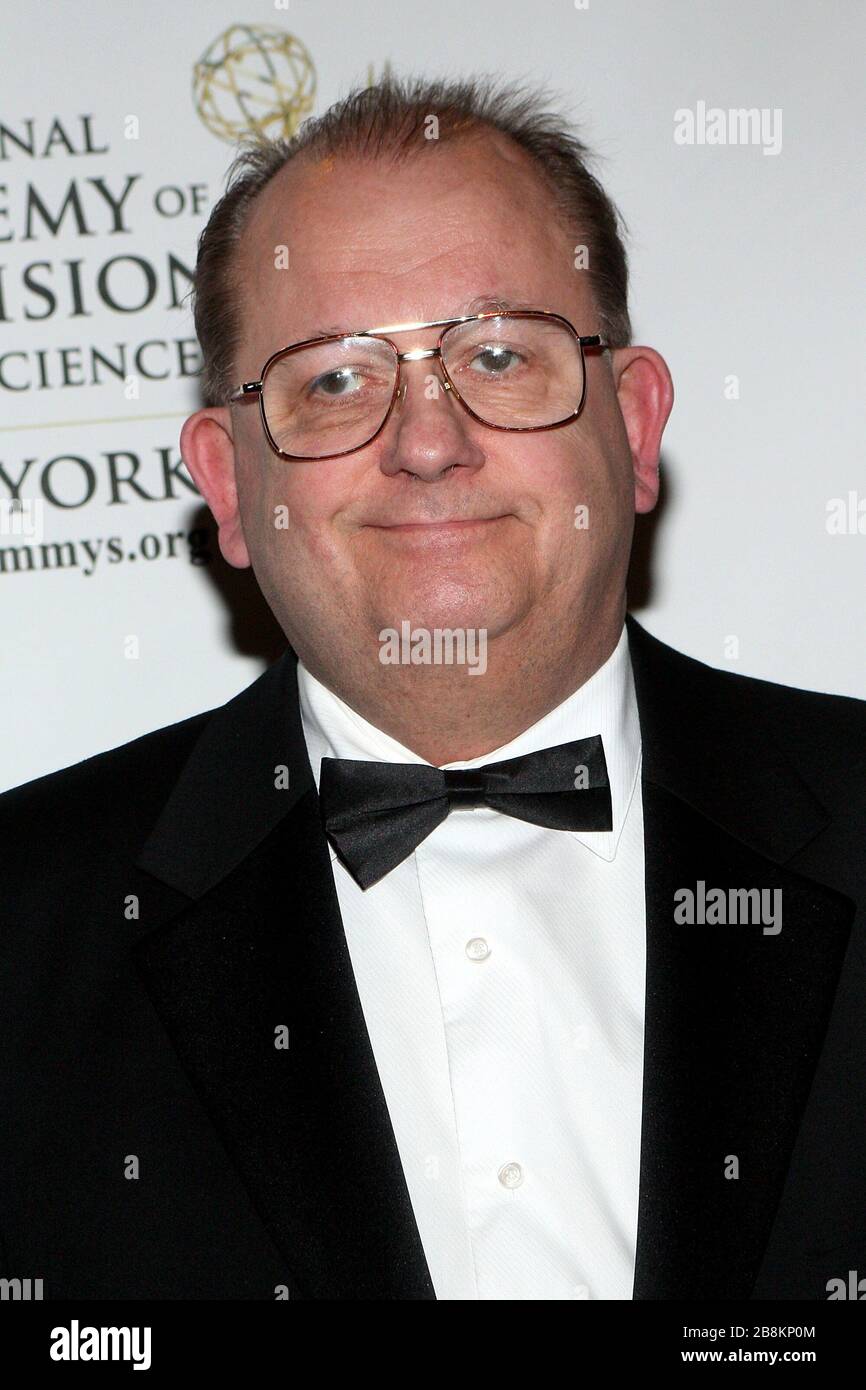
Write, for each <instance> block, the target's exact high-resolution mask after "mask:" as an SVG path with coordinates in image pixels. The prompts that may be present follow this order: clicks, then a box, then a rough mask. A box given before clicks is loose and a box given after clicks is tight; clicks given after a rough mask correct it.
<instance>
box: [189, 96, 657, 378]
mask: <svg viewBox="0 0 866 1390" xmlns="http://www.w3.org/2000/svg"><path fill="white" fill-rule="evenodd" d="M548 101H549V97H548V95H547V94H546V93H545V92H543V91H541V90H540V89H536V88H527V87H525V86H524V85H522V84H519V83H511V82H505V81H501V80H499V79H496V78H492V77H473V78H468V79H465V80H459V81H444V80H426V79H423V78H403V79H401V78H397V77H394V76H393V75H388V76H387V77H384V78H383V79H382V80H381V81H380V82H377V83H376V84H375V85H373V86H368V87H362V88H356V89H355V90H353V91H351V92H350V93H349V95H348V96H347V97H345V98H344V99H343V100H342V101H340V102H337V103H336V104H335V105H333V106H331V107H330V108H329V109H328V110H327V111H326V112H325V113H324V114H323V115H321V116H318V117H315V118H310V119H308V120H306V121H304V122H303V123H302V125H301V126H300V127H299V129H298V131H297V132H296V134H295V135H294V136H293V137H292V138H291V139H290V140H268V141H262V140H260V139H256V140H255V141H253V142H245V143H244V144H243V145H242V146H241V147H240V149H239V151H238V152H237V154H236V155H235V158H234V159H233V161H232V164H231V166H230V168H229V171H228V174H227V177H226V192H225V194H224V195H223V197H222V198H221V199H220V200H219V202H218V203H217V204H216V205H215V206H214V208H213V211H212V212H211V215H210V217H209V219H208V222H207V225H206V227H205V229H204V231H203V232H202V234H201V236H200V238H199V243H198V258H197V261H196V270H195V278H194V283H193V290H192V303H193V312H194V316H195V327H196V333H197V334H198V340H199V344H200V346H201V350H202V359H203V365H202V383H201V384H202V394H203V396H204V400H205V404H207V405H224V404H225V403H226V402H227V400H228V397H229V394H230V391H231V388H232V386H233V385H234V384H235V382H234V379H233V376H232V371H233V363H234V361H235V358H236V356H237V352H238V349H239V346H240V335H241V331H242V324H241V313H240V308H241V306H240V284H239V271H238V250H239V247H240V246H241V241H242V237H243V232H244V227H245V225H246V222H247V218H248V215H249V212H250V205H251V204H252V203H253V201H254V200H255V198H257V197H258V195H259V194H260V193H261V191H262V189H263V188H264V187H265V185H266V184H267V183H268V182H269V181H270V179H272V178H273V177H274V175H275V174H276V173H278V172H279V170H280V169H282V168H283V167H284V166H285V165H286V164H288V163H289V162H290V161H291V160H293V159H296V158H297V157H298V156H299V155H302V154H307V155H312V156H314V157H321V158H328V157H334V156H338V155H345V156H349V157H354V158H359V159H386V160H390V161H391V162H393V163H395V164H396V163H399V162H400V161H402V160H405V159H409V158H412V157H413V156H415V157H417V156H418V155H419V154H420V153H422V152H423V151H424V149H425V148H428V149H429V148H431V147H433V148H435V147H437V146H441V145H442V144H444V143H445V142H447V141H449V140H458V139H461V138H465V137H467V136H470V135H478V134H481V133H483V131H484V129H485V128H487V129H493V130H496V131H499V132H501V133H502V134H503V135H506V136H508V137H509V138H510V139H511V140H512V141H514V143H515V144H516V145H518V146H519V147H520V148H521V149H523V150H525V151H526V153H527V154H528V155H529V156H530V157H531V158H532V160H533V163H534V166H535V170H536V172H537V173H538V175H539V177H540V178H541V181H542V183H543V184H544V185H546V186H547V187H548V188H549V189H550V193H551V198H552V205H553V209H554V211H555V213H556V215H557V217H558V220H559V221H560V223H561V225H562V226H563V227H564V229H565V230H566V231H567V232H568V233H569V235H573V236H574V237H575V238H576V244H580V245H585V246H586V250H587V255H586V265H587V268H586V270H585V271H584V272H583V273H584V274H586V275H588V276H589V283H590V288H591V291H592V295H593V299H594V302H595V306H596V309H597V311H598V316H599V331H600V332H601V334H602V336H603V337H604V339H605V340H606V341H607V342H608V343H609V344H610V346H611V347H625V346H626V345H627V344H628V343H629V342H630V341H631V323H630V320H629V312H628V260H627V257H626V251H625V246H624V243H623V236H624V232H625V224H624V223H623V220H622V218H621V216H620V214H619V212H618V211H617V208H616V207H615V205H614V203H613V202H612V201H611V199H610V198H609V197H608V195H607V194H606V193H605V191H604V189H603V188H602V186H601V184H600V183H599V181H598V179H597V178H596V177H595V176H594V175H593V174H592V173H591V172H590V170H589V168H588V167H587V159H588V158H589V150H588V149H587V147H586V145H584V144H583V142H582V141H581V140H580V139H579V138H578V137H577V135H576V134H575V133H574V131H573V130H572V129H570V128H569V126H568V124H567V123H566V121H565V120H564V119H563V118H562V117H561V116H559V115H557V114H556V112H555V111H551V110H549V109H547V106H546V103H547V102H548ZM431 116H435V117H436V118H437V121H438V130H437V132H436V138H435V139H429V138H427V139H425V131H428V130H430V128H431V125H430V121H429V118H430V117H431Z"/></svg>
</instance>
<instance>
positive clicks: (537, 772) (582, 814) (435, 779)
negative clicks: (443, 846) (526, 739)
mask: <svg viewBox="0 0 866 1390" xmlns="http://www.w3.org/2000/svg"><path fill="white" fill-rule="evenodd" d="M319 802H320V806H321V811H322V820H323V823H324V827H325V832H326V834H327V835H328V838H329V839H330V841H331V843H332V844H333V846H334V849H335V850H336V851H337V853H338V855H339V856H340V858H341V860H342V861H343V863H344V864H345V866H346V868H347V869H348V870H349V873H350V874H351V875H352V877H353V878H354V879H355V881H356V883H358V884H359V885H360V887H361V888H369V887H370V885H371V884H373V883H378V881H379V879H380V878H383V877H384V876H385V874H387V873H389V872H390V871H391V869H393V868H395V867H396V865H397V864H399V863H401V862H402V860H404V859H406V858H408V856H409V855H410V854H411V853H412V851H413V850H414V849H415V847H416V845H420V843H421V841H422V840H424V839H426V837H427V836H428V835H429V834H430V832H431V831H432V830H435V829H436V826H437V825H439V824H440V823H441V822H442V821H443V820H444V819H445V817H446V816H447V815H448V813H449V811H451V810H453V809H454V807H455V806H490V807H492V809H493V810H494V811H504V812H505V814H506V815H507V816H516V817H517V819H518V820H525V821H530V822H531V823H532V824H533V825H545V826H548V827H549V828H550V829H551V830H610V829H611V827H612V825H613V818H612V814H611V802H610V783H609V781H608V776H607V764H606V762H605V760H604V748H603V747H602V742H601V735H600V734H594V735H593V736H592V738H580V739H576V740H575V741H574V742H573V743H561V744H559V745H558V746H557V747H556V748H541V749H539V751H538V752H537V753H528V754H526V755H525V756H524V757H522V758H508V759H507V760H506V761H505V762H501V763H487V764H486V765H485V766H484V767H477V768H461V769H459V770H455V769H453V768H452V769H443V768H439V767H431V766H430V765H429V764H427V763H377V762H356V761H353V760H352V759H350V758H323V759H322V771H321V777H320V782H319Z"/></svg>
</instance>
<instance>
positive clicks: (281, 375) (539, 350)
mask: <svg viewBox="0 0 866 1390" xmlns="http://www.w3.org/2000/svg"><path fill="white" fill-rule="evenodd" d="M429 360H430V362H431V364H432V362H433V360H434V359H429ZM442 364H443V367H444V369H445V372H446V373H447V376H448V377H449V379H450V381H451V384H452V385H453V387H454V388H455V390H456V391H457V393H458V394H459V396H460V397H461V398H462V400H463V402H464V403H465V404H466V405H467V406H468V407H469V409H470V410H471V411H473V413H474V414H475V415H477V416H478V417H479V419H481V420H482V421H484V422H485V423H486V424H490V425H498V426H500V427H505V428H511V429H539V428H544V427H545V426H549V425H553V424H558V423H560V422H561V421H563V420H566V419H568V418H569V417H570V416H571V415H573V414H574V412H575V411H576V410H577V409H578V407H579V405H580V401H581V397H582V395H583V359H582V356H581V350H580V345H579V343H578V342H577V339H576V338H575V336H574V335H573V334H572V333H571V332H570V331H569V329H567V328H566V327H565V325H564V324H561V323H558V322H557V321H556V320H553V319H544V318H538V319H534V318H510V317H509V316H508V315H501V316H497V317H493V318H487V319H481V320H470V321H469V322H468V323H463V324H455V325H453V326H452V327H451V328H449V329H448V330H447V331H446V333H445V335H444V337H443V339H442ZM396 382H397V359H396V355H395V353H394V350H393V349H392V347H391V346H390V345H389V344H388V343H386V342H384V341H382V339H379V338H366V337H346V338H339V339H335V340H334V341H333V342H327V343H319V344H313V345H312V346H310V347H306V348H300V349H297V350H292V351H290V352H288V353H286V354H285V356H283V357H278V358H277V359H276V360H275V361H274V362H273V363H272V364H271V366H270V368H269V370H268V372H267V373H266V376H265V381H264V386H263V391H262V403H263V407H264V412H265V417H266V419H267V422H268V429H269V430H270V433H271V437H272V439H273V441H274V443H275V444H276V445H277V447H278V448H279V449H282V450H283V451H284V452H285V453H288V454H295V455H299V456H301V457H305V458H323V457H327V456H328V455H330V454H338V453H343V452H345V451H346V450H350V449H358V448H361V447H362V446H363V445H364V444H365V443H367V442H368V441H369V440H370V439H372V437H373V436H374V435H375V434H376V432H377V430H378V429H379V428H380V427H381V425H382V422H383V421H384V419H385V417H386V415H387V413H388V410H389V408H390V405H391V401H392V399H393V396H394V389H395V386H396Z"/></svg>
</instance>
